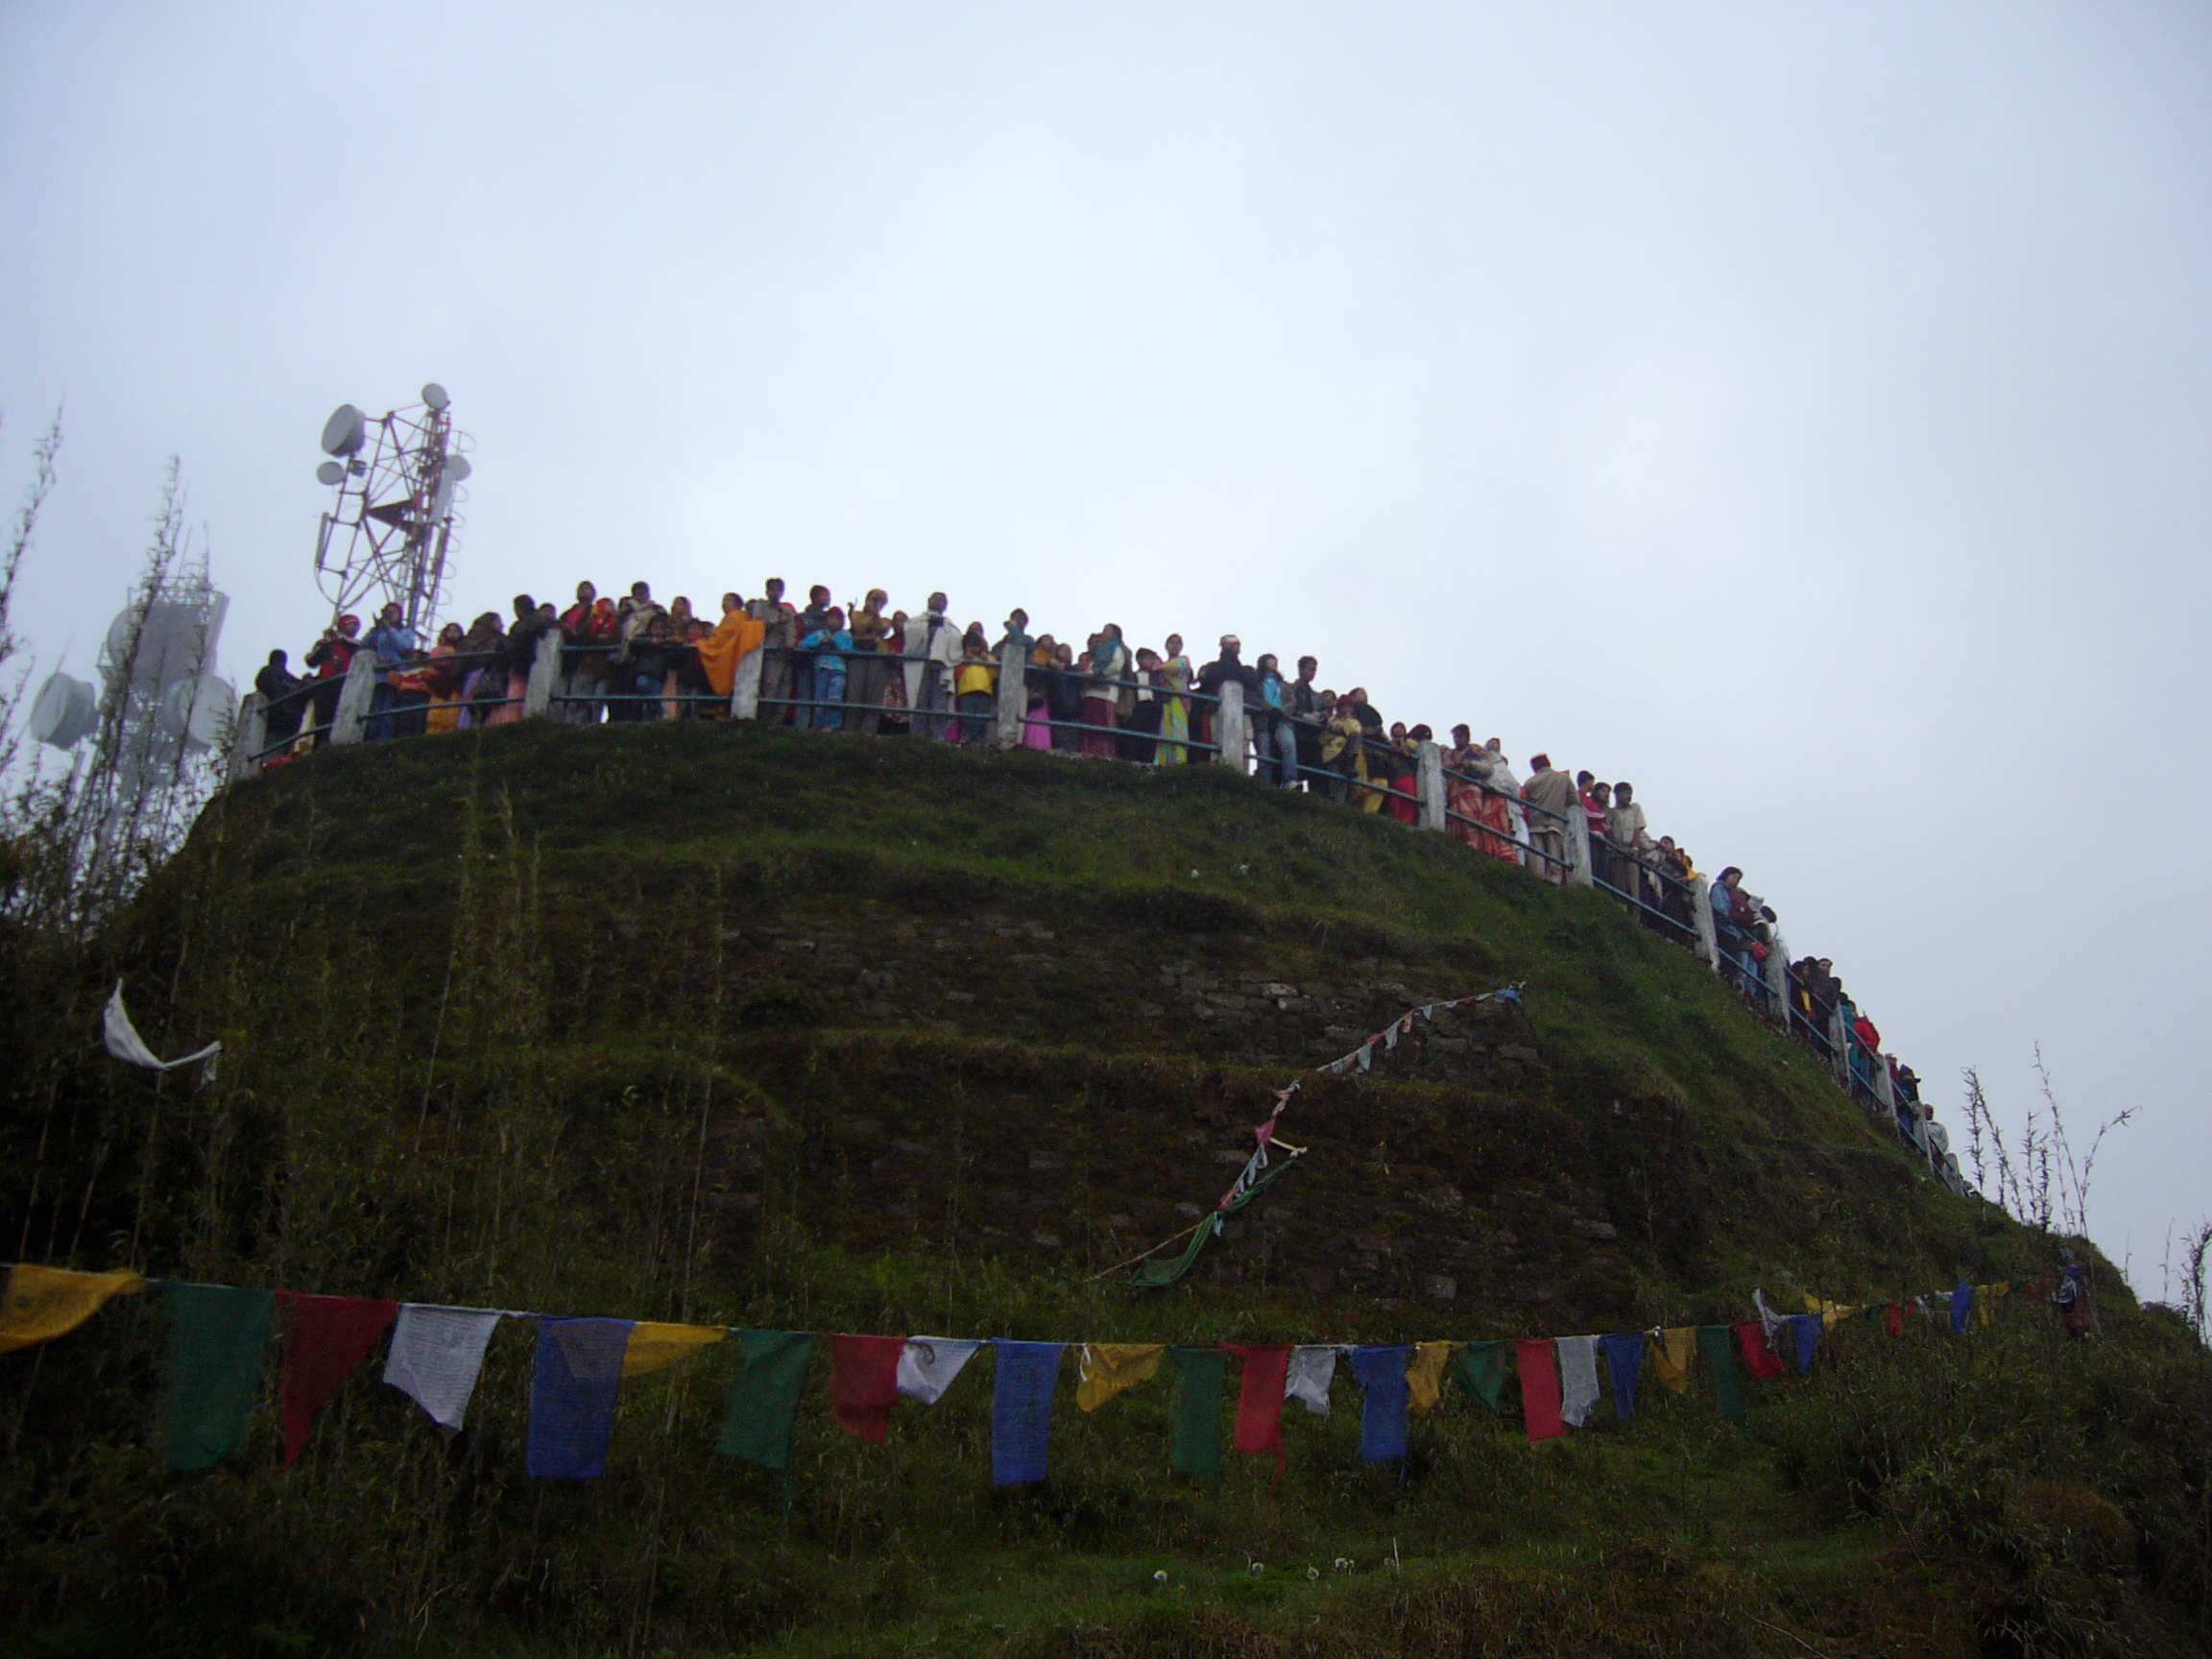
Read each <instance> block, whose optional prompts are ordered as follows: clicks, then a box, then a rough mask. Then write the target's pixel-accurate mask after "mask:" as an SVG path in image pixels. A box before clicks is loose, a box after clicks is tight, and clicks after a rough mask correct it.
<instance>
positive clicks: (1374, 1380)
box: [1352, 1348, 1413, 1463]
mask: <svg viewBox="0 0 2212 1659" xmlns="http://www.w3.org/2000/svg"><path fill="white" fill-rule="evenodd" d="M1412 1352H1413V1350H1412V1349H1410V1348H1355V1349H1353V1350H1352V1375H1353V1376H1354V1377H1356V1378H1358V1380H1359V1386H1360V1387H1361V1388H1363V1389H1365V1390H1366V1398H1365V1399H1364V1400H1363V1401H1362V1402H1361V1403H1360V1407H1359V1455H1360V1456H1362V1457H1364V1458H1365V1459H1366V1460H1367V1461H1368V1462H1370V1463H1381V1462H1383V1461H1384V1460H1385V1459H1387V1458H1391V1457H1403V1456H1405V1455H1406V1406H1407V1398H1408V1395H1409V1392H1410V1390H1409V1389H1408V1388H1407V1383H1406V1362H1407V1358H1409V1357H1410V1356H1411V1355H1412Z"/></svg>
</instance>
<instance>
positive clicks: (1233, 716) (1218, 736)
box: [1214, 680, 1245, 772]
mask: <svg viewBox="0 0 2212 1659" xmlns="http://www.w3.org/2000/svg"><path fill="white" fill-rule="evenodd" d="M1214 743H1215V744H1216V745H1218V747H1217V748H1216V749H1215V750H1214V759H1216V760H1218V761H1220V762H1221V764H1222V765H1224V766H1234V767H1236V768H1237V770H1238V771H1239V772H1241V771H1243V770H1244V749H1245V742H1244V687H1243V686H1241V685H1238V683H1237V682H1236V681H1234V680H1224V681H1222V682H1221V705H1220V708H1219V709H1217V710H1215V712H1214Z"/></svg>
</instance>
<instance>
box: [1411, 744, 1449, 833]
mask: <svg viewBox="0 0 2212 1659" xmlns="http://www.w3.org/2000/svg"><path fill="white" fill-rule="evenodd" d="M1415 776H1416V777H1417V778H1418V779H1419V783H1418V784H1417V786H1416V787H1417V789H1418V791H1419V793H1420V796H1421V811H1420V813H1419V815H1418V816H1417V817H1416V818H1415V820H1414V822H1415V823H1417V824H1419V825H1420V826H1421V828H1422V829H1443V828H1444V827H1445V818H1444V751H1443V749H1442V748H1441V747H1439V746H1438V745H1437V744H1434V743H1427V742H1425V743H1423V744H1422V745H1421V747H1420V749H1419V751H1418V752H1417V755H1416V757H1415Z"/></svg>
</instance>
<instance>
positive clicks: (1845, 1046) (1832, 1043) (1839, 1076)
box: [1828, 1002, 1851, 1093]
mask: <svg viewBox="0 0 2212 1659" xmlns="http://www.w3.org/2000/svg"><path fill="white" fill-rule="evenodd" d="M1828 1065H1829V1068H1830V1069H1831V1070H1834V1071H1835V1073H1836V1081H1837V1082H1839V1083H1840V1084H1842V1085H1843V1088H1844V1091H1845V1093H1849V1091H1850V1088H1851V1027H1850V1026H1848V1025H1846V1024H1845V1023H1844V1022H1843V1004H1842V1003H1840V1002H1839V1003H1837V1004H1836V1006H1835V1007H1833V1008H1831V1009H1829V1010H1828Z"/></svg>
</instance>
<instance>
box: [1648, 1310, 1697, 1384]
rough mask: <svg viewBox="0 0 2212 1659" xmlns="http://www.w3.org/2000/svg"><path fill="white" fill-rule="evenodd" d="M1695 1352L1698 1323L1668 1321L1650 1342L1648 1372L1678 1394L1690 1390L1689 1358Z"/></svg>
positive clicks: (1692, 1356) (1693, 1355)
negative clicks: (1649, 1366) (1677, 1323)
mask: <svg viewBox="0 0 2212 1659" xmlns="http://www.w3.org/2000/svg"><path fill="white" fill-rule="evenodd" d="M1696 1352H1697V1327H1696V1326H1695V1325H1670V1326H1668V1327H1667V1329H1666V1330H1664V1331H1661V1332H1658V1333H1657V1334H1655V1335H1654V1337H1653V1339H1652V1343H1651V1374H1652V1375H1653V1376H1654V1377H1656V1378H1658V1379H1659V1381H1660V1382H1661V1383H1663V1384H1664V1385H1666V1386H1667V1387H1669V1388H1671V1389H1673V1390H1674V1392H1675V1393H1677V1394H1687V1393H1688V1392H1689V1391H1690V1361H1691V1359H1692V1358H1694V1357H1695V1354H1696Z"/></svg>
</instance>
